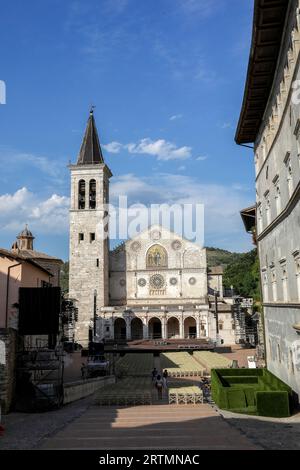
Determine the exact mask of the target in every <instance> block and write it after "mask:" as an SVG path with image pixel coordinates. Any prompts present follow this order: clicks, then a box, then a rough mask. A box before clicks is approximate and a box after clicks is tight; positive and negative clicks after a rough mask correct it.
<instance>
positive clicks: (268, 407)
mask: <svg viewBox="0 0 300 470" xmlns="http://www.w3.org/2000/svg"><path fill="white" fill-rule="evenodd" d="M256 400H257V405H256V406H257V414H258V415H259V416H270V417H272V418H286V417H288V416H290V415H291V413H290V406H289V395H288V393H287V392H259V391H258V392H257V393H256Z"/></svg>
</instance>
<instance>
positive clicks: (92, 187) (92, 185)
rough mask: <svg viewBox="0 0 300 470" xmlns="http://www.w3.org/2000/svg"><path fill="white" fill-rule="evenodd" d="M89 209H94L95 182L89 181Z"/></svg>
mask: <svg viewBox="0 0 300 470" xmlns="http://www.w3.org/2000/svg"><path fill="white" fill-rule="evenodd" d="M89 208H90V209H96V180H91V181H90V194H89Z"/></svg>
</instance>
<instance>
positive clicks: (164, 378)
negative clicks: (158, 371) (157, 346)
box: [163, 369, 169, 388]
mask: <svg viewBox="0 0 300 470" xmlns="http://www.w3.org/2000/svg"><path fill="white" fill-rule="evenodd" d="M168 377H169V374H168V371H167V369H165V370H164V372H163V381H164V387H165V388H167V387H168Z"/></svg>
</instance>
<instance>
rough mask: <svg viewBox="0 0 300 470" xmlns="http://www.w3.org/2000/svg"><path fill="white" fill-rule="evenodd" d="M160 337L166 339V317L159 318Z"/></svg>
mask: <svg viewBox="0 0 300 470" xmlns="http://www.w3.org/2000/svg"><path fill="white" fill-rule="evenodd" d="M161 337H162V339H167V319H166V318H164V317H163V318H162V319H161Z"/></svg>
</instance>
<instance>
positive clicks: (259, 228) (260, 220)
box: [257, 202, 263, 233]
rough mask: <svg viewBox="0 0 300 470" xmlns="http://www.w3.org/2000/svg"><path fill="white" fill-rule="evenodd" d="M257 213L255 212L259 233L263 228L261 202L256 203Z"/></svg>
mask: <svg viewBox="0 0 300 470" xmlns="http://www.w3.org/2000/svg"><path fill="white" fill-rule="evenodd" d="M257 209H258V214H257V225H258V233H261V232H262V230H263V218H262V207H261V203H260V202H259V203H258V204H257Z"/></svg>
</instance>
